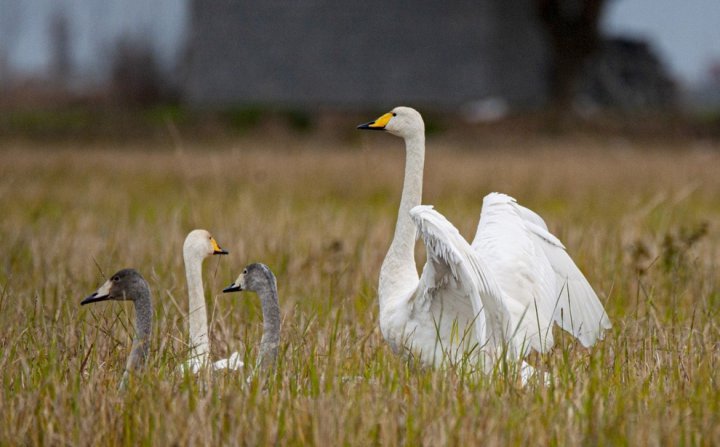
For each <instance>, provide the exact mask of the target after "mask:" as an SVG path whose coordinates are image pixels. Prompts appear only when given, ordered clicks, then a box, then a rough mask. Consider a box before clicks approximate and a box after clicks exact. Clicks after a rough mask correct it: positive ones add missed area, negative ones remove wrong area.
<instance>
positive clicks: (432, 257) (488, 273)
mask: <svg viewBox="0 0 720 447" xmlns="http://www.w3.org/2000/svg"><path fill="white" fill-rule="evenodd" d="M358 128H360V129H369V130H385V131H388V132H390V133H392V134H394V135H397V136H400V137H402V138H403V139H404V140H405V146H406V152H407V159H406V166H405V178H404V184H403V193H402V198H401V200H400V211H399V215H398V222H397V226H396V228H395V235H394V238H393V241H392V243H391V245H390V248H389V250H388V254H387V256H386V257H385V260H384V261H383V265H382V267H381V270H380V284H379V288H378V295H379V301H380V328H381V331H382V333H383V336H384V337H385V339H386V340H387V341H388V342H389V343H390V345H391V346H392V348H393V349H394V350H395V351H396V352H402V353H404V354H406V355H410V356H412V357H413V358H416V359H419V360H420V362H421V363H424V364H431V365H441V364H443V363H444V362H451V363H456V362H460V361H469V362H473V363H474V364H476V365H478V366H479V368H481V369H482V370H484V371H486V372H489V371H491V370H492V368H493V367H494V365H495V364H496V362H497V361H498V360H500V359H501V358H505V359H510V360H520V359H522V358H523V357H524V356H525V355H526V354H527V353H528V352H529V351H530V350H536V351H538V352H541V353H542V352H546V351H548V350H549V349H550V348H551V347H552V346H553V334H552V325H553V323H554V322H555V323H557V324H558V325H560V326H561V327H562V328H563V329H565V330H566V331H568V332H570V333H571V334H573V335H574V336H575V337H577V338H578V339H579V340H580V342H581V343H582V344H583V345H584V346H590V345H592V344H594V343H595V342H596V341H597V340H598V339H599V338H602V334H603V331H604V330H605V329H608V328H610V327H611V325H610V320H609V318H608V316H607V314H606V313H605V310H604V308H603V306H602V304H601V303H600V301H599V299H598V297H597V295H596V294H595V292H594V291H593V289H592V287H591V286H590V284H588V282H587V280H586V279H585V277H584V276H583V274H582V273H581V272H580V270H579V269H578V268H577V266H576V265H575V263H574V262H573V261H572V259H571V258H570V256H569V255H568V254H567V252H566V251H565V247H564V246H563V244H562V243H561V242H560V241H559V240H558V239H557V238H556V237H555V236H554V235H552V234H551V233H550V232H549V231H548V228H547V225H546V224H545V222H544V221H543V219H542V218H541V217H540V216H538V215H537V214H536V213H534V212H533V211H531V210H529V209H527V208H525V207H522V206H520V205H519V204H518V203H517V202H516V201H515V199H513V198H512V197H510V196H507V195H505V194H499V193H491V194H489V195H487V196H486V197H485V199H484V200H483V206H482V211H481V215H480V223H479V224H478V228H477V233H476V235H475V238H474V240H473V241H472V244H470V243H468V242H467V241H466V240H465V239H464V238H463V237H462V236H461V235H460V233H459V232H458V231H457V229H456V228H455V227H454V226H453V225H452V224H451V223H450V222H449V221H448V220H447V219H446V218H445V217H444V216H442V215H441V214H440V213H438V212H437V211H435V210H434V209H433V207H432V206H426V205H420V201H421V196H422V176H423V165H424V157H425V127H424V123H423V120H422V117H421V116H420V114H419V113H418V112H417V111H415V110H414V109H411V108H408V107H396V108H395V109H393V110H392V111H391V112H389V113H386V114H385V115H383V116H381V117H380V118H378V119H377V120H375V121H371V122H369V123H366V124H363V125H360V126H358ZM416 236H418V237H419V238H421V239H422V240H423V242H424V244H425V248H426V250H427V263H426V264H425V267H424V268H423V271H422V275H421V276H418V273H417V268H416V265H415V258H414V241H415V238H416ZM523 365H524V366H523V367H522V375H523V379H526V378H527V376H528V371H531V370H532V368H530V367H529V366H528V365H526V364H524V363H523Z"/></svg>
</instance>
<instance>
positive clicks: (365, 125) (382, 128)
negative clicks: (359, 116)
mask: <svg viewBox="0 0 720 447" xmlns="http://www.w3.org/2000/svg"><path fill="white" fill-rule="evenodd" d="M373 124H375V121H369V122H367V123H365V124H360V125H359V126H357V129H360V130H385V128H384V127H370V126H372V125H373Z"/></svg>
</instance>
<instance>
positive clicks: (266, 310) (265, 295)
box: [255, 272, 280, 369]
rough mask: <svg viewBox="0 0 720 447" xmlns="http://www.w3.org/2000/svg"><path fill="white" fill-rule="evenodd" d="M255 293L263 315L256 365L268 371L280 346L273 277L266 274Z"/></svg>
mask: <svg viewBox="0 0 720 447" xmlns="http://www.w3.org/2000/svg"><path fill="white" fill-rule="evenodd" d="M255 292H256V293H257V294H258V297H259V298H260V304H261V306H262V314H263V334H262V338H261V339H260V353H259V354H258V364H259V365H260V367H261V368H262V369H268V368H271V367H272V366H273V365H274V364H275V360H276V358H277V354H278V346H279V344H280V304H279V303H278V292H277V283H276V281H275V277H274V276H273V275H272V274H271V273H269V272H268V275H267V278H266V281H263V282H262V284H261V285H260V286H259V287H256V290H255Z"/></svg>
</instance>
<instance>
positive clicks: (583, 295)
mask: <svg viewBox="0 0 720 447" xmlns="http://www.w3.org/2000/svg"><path fill="white" fill-rule="evenodd" d="M472 247H473V249H474V250H475V251H476V252H477V253H478V255H479V256H480V257H481V258H484V259H490V260H491V262H490V269H491V270H492V271H493V272H494V273H495V276H496V278H497V279H498V282H499V283H500V287H501V288H502V289H503V291H504V292H505V293H506V295H507V296H509V299H511V300H515V301H517V302H519V303H521V304H522V305H525V306H528V307H530V308H534V312H531V313H530V314H531V315H533V316H534V317H536V320H535V324H536V325H537V328H538V329H539V332H538V334H539V335H540V336H541V337H544V339H543V340H542V344H541V346H540V347H541V349H540V351H541V352H542V351H544V350H547V349H548V348H549V347H551V346H552V322H553V321H555V322H556V323H557V324H558V325H560V326H561V327H562V328H563V329H565V330H566V331H568V332H570V333H572V334H573V335H574V336H575V337H577V338H578V339H579V340H580V342H581V343H582V344H583V345H585V346H589V345H592V344H593V343H594V342H595V341H596V340H597V338H598V337H600V336H601V335H602V331H603V330H604V329H606V328H608V327H610V321H609V319H608V317H607V314H606V313H605V310H604V309H603V307H602V304H601V303H600V300H599V299H598V298H597V295H595V292H594V291H593V289H592V287H591V286H590V284H589V283H588V282H587V280H586V279H585V277H584V276H583V274H582V273H581V272H580V270H579V269H578V268H577V266H576V265H575V263H574V262H573V261H572V259H571V258H570V256H569V255H568V254H567V252H566V251H565V247H564V246H563V244H562V243H561V242H560V240H558V238H556V237H555V236H554V235H553V234H552V233H550V232H549V231H548V229H547V225H546V224H545V222H544V221H543V220H542V218H541V217H540V216H538V215H537V214H536V213H534V212H533V211H531V210H530V209H528V208H525V207H522V206H520V205H518V204H517V202H516V201H515V199H513V198H512V197H510V196H507V195H505V194H499V193H492V194H488V195H487V196H486V197H485V199H484V200H483V209H482V213H481V216H480V223H479V225H478V231H477V234H476V235H475V240H474V241H473V244H472Z"/></svg>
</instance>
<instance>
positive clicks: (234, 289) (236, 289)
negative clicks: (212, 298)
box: [223, 284, 242, 293]
mask: <svg viewBox="0 0 720 447" xmlns="http://www.w3.org/2000/svg"><path fill="white" fill-rule="evenodd" d="M240 291H242V288H241V287H240V286H236V285H235V284H230V285H229V286H227V287H225V288H224V289H223V293H230V292H240Z"/></svg>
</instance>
